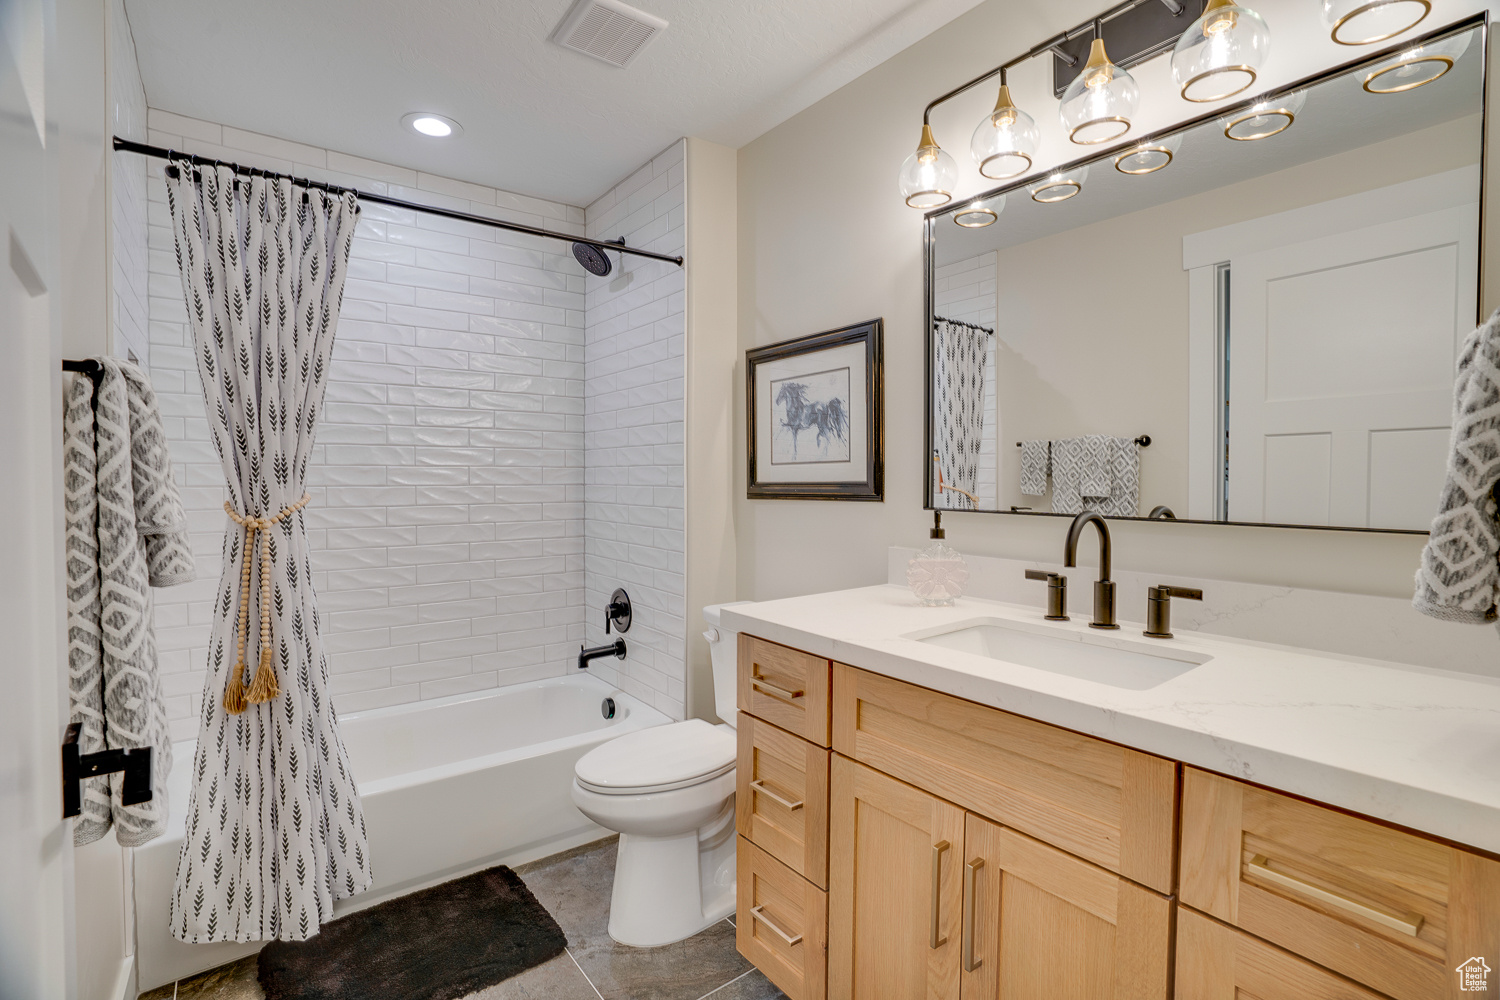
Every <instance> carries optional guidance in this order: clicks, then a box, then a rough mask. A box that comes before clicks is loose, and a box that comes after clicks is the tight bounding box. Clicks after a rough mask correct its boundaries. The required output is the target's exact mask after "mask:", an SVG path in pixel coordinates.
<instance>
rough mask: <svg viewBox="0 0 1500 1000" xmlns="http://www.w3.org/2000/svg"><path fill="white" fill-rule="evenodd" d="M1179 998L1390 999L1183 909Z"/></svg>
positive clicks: (1179, 927) (1179, 926) (1179, 928)
mask: <svg viewBox="0 0 1500 1000" xmlns="http://www.w3.org/2000/svg"><path fill="white" fill-rule="evenodd" d="M1176 1000H1385V998H1384V997H1382V996H1381V995H1380V994H1379V993H1376V992H1374V991H1372V990H1367V989H1365V988H1364V987H1362V986H1359V985H1356V984H1355V983H1351V982H1349V981H1348V980H1347V979H1344V978H1343V977H1341V976H1335V975H1334V974H1333V973H1331V972H1328V971H1326V970H1324V969H1320V968H1318V967H1317V966H1316V965H1314V964H1312V963H1311V962H1309V961H1306V960H1305V959H1301V958H1298V957H1297V956H1296V955H1293V954H1291V953H1290V952H1286V951H1282V950H1281V949H1280V948H1277V947H1276V946H1274V945H1270V944H1267V943H1266V942H1264V941H1261V940H1259V939H1258V938H1253V937H1251V936H1250V935H1248V934H1245V933H1243V932H1241V931H1237V930H1235V929H1234V928H1233V927H1226V926H1224V925H1223V924H1221V923H1218V922H1216V921H1214V920H1210V919H1209V918H1208V917H1205V916H1203V915H1202V914H1199V913H1194V912H1193V911H1192V910H1189V909H1187V908H1183V909H1181V910H1179V911H1178V917H1177V989H1176Z"/></svg>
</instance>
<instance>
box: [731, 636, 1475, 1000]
mask: <svg viewBox="0 0 1500 1000" xmlns="http://www.w3.org/2000/svg"><path fill="white" fill-rule="evenodd" d="M739 670H740V674H739V692H738V695H739V706H740V708H741V710H742V711H741V713H740V716H739V760H738V773H737V782H738V785H737V804H736V817H735V822H736V829H737V831H738V833H739V834H740V838H739V899H738V914H739V920H738V928H737V938H736V940H737V943H738V946H739V949H740V951H741V953H742V954H744V955H745V956H746V957H747V958H749V959H750V960H751V961H752V962H753V963H754V964H755V965H757V966H759V967H760V968H761V969H762V970H763V971H764V972H765V973H766V975H767V976H768V977H769V978H770V979H771V980H772V981H773V982H774V983H776V985H777V986H779V987H780V988H781V989H782V990H783V991H785V992H786V993H787V995H788V996H789V997H791V998H792V1000H822V998H823V997H824V996H825V995H826V996H827V997H831V998H835V1000H1037V998H1047V1000H1052V998H1058V1000H1169V994H1170V996H1171V998H1172V1000H1469V998H1471V997H1477V996H1480V995H1484V994H1482V993H1480V992H1476V991H1474V990H1464V989H1463V988H1462V987H1463V985H1464V979H1463V977H1462V976H1461V975H1460V973H1459V972H1458V971H1457V970H1458V968H1459V967H1460V966H1463V965H1466V964H1468V963H1469V962H1470V960H1471V959H1476V958H1479V959H1484V960H1486V961H1487V962H1489V963H1490V964H1492V965H1497V966H1500V861H1496V860H1495V859H1493V858H1490V857H1487V856H1484V855H1481V854H1479V853H1477V852H1474V851H1469V850H1465V849H1463V848H1462V847H1459V846H1455V845H1452V844H1447V843H1442V842H1439V841H1436V840H1433V839H1431V838H1428V837H1424V836H1420V835H1417V834H1413V833H1408V832H1406V831H1403V830H1396V829H1393V828H1391V827H1388V826H1385V825H1383V824H1380V823H1377V822H1375V821H1372V820H1368V819H1363V818H1361V817H1358V816H1353V815H1350V814H1348V813H1345V812H1341V811H1339V810H1336V809H1332V808H1329V807H1325V806H1320V805H1317V804H1314V803H1310V802H1306V801H1303V800H1301V799H1296V798H1293V797H1291V796H1288V795H1282V794H1279V793H1276V792H1272V791H1269V790H1267V789H1262V788H1257V787H1255V786H1253V785H1249V784H1246V783H1244V782H1240V781H1235V780H1232V779H1229V778H1224V777H1220V776H1218V775H1214V774H1211V773H1208V772H1205V771H1201V770H1198V769H1196V768H1188V767H1184V766H1183V765H1181V764H1179V763H1178V762H1175V761H1171V760H1166V759H1163V758H1160V757H1156V756H1153V755H1151V754H1147V753H1143V752H1140V751H1137V750H1132V749H1130V748H1129V747H1123V746H1119V745H1117V744H1113V743H1109V742H1106V741H1104V740H1100V739H1095V738H1093V737H1090V736H1086V735H1084V734H1081V733H1075V732H1071V731H1069V730H1066V729H1062V728H1059V727H1057V726H1052V725H1048V724H1045V723H1042V722H1038V721H1036V720H1034V719H1029V718H1025V717H1023V716H1019V715H1015V714H1013V713H1010V712H1005V711H1002V710H999V709H995V708H991V707H988V706H985V705H979V704H976V703H974V702H969V701H965V700H963V699H961V698H956V697H953V696H950V695H946V694H941V693H939V692H935V691H931V690H928V689H925V688H921V687H917V686H915V685H912V684H907V683H904V682H902V681H897V680H893V679H891V678H888V677H884V676H882V675H879V674H874V673H870V672H868V671H864V670H860V669H858V668H857V667H854V666H850V665H846V664H842V663H832V662H830V661H829V660H826V659H823V658H821V657H817V656H814V655H812V654H809V653H805V652H801V651H799V650H795V649H791V648H789V647H786V646H781V645H778V644H776V643H772V642H766V641H764V640H761V639H757V638H755V637H753V636H746V635H741V637H740V663H739ZM830 747H831V748H832V750H831V751H830V749H829V748H830ZM1179 806H1180V808H1179ZM825 890H826V891H825ZM1174 892H1175V893H1177V896H1175V897H1174V896H1173V895H1172V894H1173V893H1174ZM1190 907H1191V908H1190ZM1174 950H1175V960H1174V958H1173V957H1172V956H1173V954H1174ZM1174 962H1175V965H1174ZM1493 976H1494V978H1495V979H1500V973H1494V974H1493ZM1174 982H1175V986H1174V985H1173V984H1174ZM1494 988H1495V987H1494V986H1493V985H1492V987H1491V989H1492V991H1493V989H1494Z"/></svg>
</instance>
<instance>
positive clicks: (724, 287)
mask: <svg viewBox="0 0 1500 1000" xmlns="http://www.w3.org/2000/svg"><path fill="white" fill-rule="evenodd" d="M736 161H737V156H736V154H735V151H734V150H732V149H730V148H729V147H727V146H720V145H718V144H716V143H712V142H707V141H705V140H703V139H689V140H688V141H687V251H686V254H685V256H686V257H687V401H686V402H687V420H686V426H687V432H686V433H687V453H686V455H687V473H686V483H687V608H686V614H685V615H684V617H685V618H686V619H687V645H686V647H685V648H686V650H687V699H688V704H687V708H688V716H689V717H698V718H714V717H715V716H716V713H715V712H714V690H713V674H712V671H711V668H710V661H709V653H708V643H707V642H705V641H704V640H703V634H702V633H703V630H704V628H705V626H704V624H703V618H702V614H701V610H702V608H703V606H704V605H706V604H716V603H720V602H723V601H728V600H732V599H733V598H734V588H735V573H734V566H735V555H736V553H735V538H734V504H733V502H732V501H733V496H734V495H733V493H732V492H731V486H732V484H733V482H734V468H735V464H734V462H735V456H736V455H737V454H738V452H736V450H735V447H734V442H735V438H734V428H735V419H734V415H735V409H734V404H735V400H736V399H737V398H738V397H737V396H736V395H735V393H733V392H730V391H728V390H727V388H726V383H730V382H732V381H733V380H734V378H735V375H736V372H735V363H736V361H737V360H738V358H739V349H738V345H737V343H736V338H735V323H736V316H737V310H736V301H735V296H736V275H735V261H736V250H737V239H736V227H735V222H736V219H735V187H736Z"/></svg>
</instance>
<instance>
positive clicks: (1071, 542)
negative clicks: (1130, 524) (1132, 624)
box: [1063, 510, 1120, 628]
mask: <svg viewBox="0 0 1500 1000" xmlns="http://www.w3.org/2000/svg"><path fill="white" fill-rule="evenodd" d="M1086 524H1092V525H1093V526H1094V527H1096V528H1098V529H1099V579H1098V580H1096V581H1094V620H1093V621H1091V622H1089V628H1119V627H1120V626H1119V625H1118V624H1116V623H1115V582H1114V581H1113V580H1111V579H1110V578H1109V562H1110V544H1109V526H1108V525H1107V524H1105V523H1104V518H1102V517H1100V516H1099V515H1098V514H1097V513H1095V512H1094V511H1091V510H1086V511H1084V512H1083V513H1082V514H1079V515H1078V516H1077V517H1075V518H1073V523H1072V524H1071V525H1070V526H1069V527H1068V540H1067V542H1066V543H1064V546H1063V565H1064V566H1066V567H1068V568H1069V569H1072V568H1073V567H1075V566H1077V565H1078V536H1079V535H1082V534H1083V527H1084V525H1086Z"/></svg>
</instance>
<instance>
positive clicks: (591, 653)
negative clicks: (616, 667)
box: [578, 639, 625, 670]
mask: <svg viewBox="0 0 1500 1000" xmlns="http://www.w3.org/2000/svg"><path fill="white" fill-rule="evenodd" d="M601 656H613V657H614V658H615V659H617V660H623V659H625V640H624V639H616V640H615V641H614V642H612V643H610V644H609V645H608V646H595V647H594V648H593V649H585V648H583V647H582V646H579V647H578V669H579V670H582V669H584V668H585V667H587V666H588V665H589V661H590V660H597V659H599V658H600V657H601Z"/></svg>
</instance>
